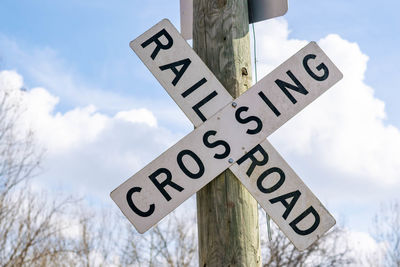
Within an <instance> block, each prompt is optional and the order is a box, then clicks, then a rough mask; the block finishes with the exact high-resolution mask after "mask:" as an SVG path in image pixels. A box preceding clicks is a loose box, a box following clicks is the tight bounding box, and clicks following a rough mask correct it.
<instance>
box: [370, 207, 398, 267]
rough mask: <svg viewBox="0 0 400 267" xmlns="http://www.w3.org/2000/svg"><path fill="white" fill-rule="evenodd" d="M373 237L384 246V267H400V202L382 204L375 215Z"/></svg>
mask: <svg viewBox="0 0 400 267" xmlns="http://www.w3.org/2000/svg"><path fill="white" fill-rule="evenodd" d="M373 229H374V230H373V232H374V233H373V235H374V236H375V238H376V239H377V241H379V242H382V243H383V244H384V259H383V261H384V262H383V265H384V266H388V267H389V266H397V267H400V201H399V200H392V201H391V202H389V203H387V204H382V205H381V209H380V211H379V212H378V213H377V214H376V215H375V218H374V228H373Z"/></svg>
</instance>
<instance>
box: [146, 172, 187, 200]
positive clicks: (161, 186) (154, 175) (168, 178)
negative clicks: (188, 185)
mask: <svg viewBox="0 0 400 267" xmlns="http://www.w3.org/2000/svg"><path fill="white" fill-rule="evenodd" d="M161 173H164V174H165V176H166V178H165V180H164V181H162V182H161V183H160V182H159V181H158V180H157V176H159V175H160V174H161ZM149 178H150V180H151V181H152V182H153V184H154V185H155V186H156V187H157V189H158V191H160V193H161V194H162V195H163V196H164V198H165V199H166V200H167V201H170V200H171V196H170V195H169V194H168V193H167V191H165V189H164V188H165V187H166V186H167V185H169V186H171V187H172V188H174V189H176V190H178V191H179V192H182V191H183V187H181V186H179V185H177V184H176V183H174V182H172V174H171V172H170V171H169V170H168V169H166V168H160V169H158V170H156V171H155V172H153V173H152V174H151V175H150V176H149Z"/></svg>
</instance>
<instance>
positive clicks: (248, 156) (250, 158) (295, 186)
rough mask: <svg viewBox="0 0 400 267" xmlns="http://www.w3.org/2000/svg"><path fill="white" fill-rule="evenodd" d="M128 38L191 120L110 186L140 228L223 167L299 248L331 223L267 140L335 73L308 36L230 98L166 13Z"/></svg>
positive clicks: (338, 75) (333, 79)
mask: <svg viewBox="0 0 400 267" xmlns="http://www.w3.org/2000/svg"><path fill="white" fill-rule="evenodd" d="M130 46H131V48H132V49H133V50H134V51H135V52H136V54H137V55H138V56H139V58H140V59H141V60H142V61H143V63H144V64H145V65H146V66H147V67H148V68H149V70H150V71H151V72H152V73H153V75H154V76H155V77H156V78H157V80H158V81H159V82H160V83H161V85H162V86H163V87H164V88H165V90H166V91H167V92H168V94H169V95H170V96H171V97H172V98H173V99H174V101H175V102H176V103H177V104H178V106H179V107H180V108H181V109H182V110H183V112H184V113H185V114H186V115H187V116H188V118H189V119H190V121H191V122H192V123H193V124H194V126H195V127H196V128H195V130H193V131H192V132H191V133H189V134H188V135H187V136H185V137H184V138H182V139H181V140H180V141H179V142H178V143H176V144H175V145H173V146H172V147H171V148H169V149H168V150H167V151H165V152H164V153H163V154H161V155H160V156H159V157H157V158H156V159H154V160H153V161H152V162H151V163H150V164H148V165H147V166H145V167H144V168H143V169H141V170H140V171H139V172H137V173H136V174H135V175H133V176H132V177H130V178H129V179H128V180H127V181H125V182H124V183H123V184H121V185H120V186H119V187H118V188H116V189H115V190H114V191H113V192H111V198H112V199H113V200H114V202H115V203H116V204H117V205H118V207H119V208H120V209H121V211H122V212H123V213H124V215H125V216H126V217H127V218H128V219H129V221H130V222H131V223H132V224H133V225H134V226H135V227H136V229H137V230H138V231H139V232H140V233H144V232H145V231H147V230H148V229H150V228H151V227H152V226H153V225H155V224H156V223H158V222H159V221H160V220H161V219H162V218H163V217H165V216H166V215H167V214H168V213H170V212H171V211H172V210H174V209H175V208H176V207H178V206H179V205H180V204H181V203H183V202H184V201H185V200H186V199H188V198H189V197H190V196H192V195H193V194H194V193H196V192H197V191H198V190H200V189H201V188H202V187H203V186H205V185H206V184H207V183H209V182H210V181H211V180H213V179H214V178H215V177H216V176H218V175H219V174H220V173H222V172H223V171H224V170H226V169H227V168H230V170H231V171H232V172H233V173H234V174H235V175H236V177H237V178H238V179H239V180H240V181H241V182H242V183H243V185H244V186H245V187H246V188H247V189H248V190H249V192H250V193H251V194H252V195H253V197H254V198H255V199H256V200H257V201H258V202H259V203H260V205H261V206H262V207H263V208H264V209H265V211H266V212H267V213H268V214H269V215H270V216H271V218H272V219H273V220H274V221H275V223H276V224H277V225H278V226H279V228H280V229H281V230H282V231H283V232H284V233H285V235H286V236H287V237H288V238H289V239H290V240H291V242H292V243H293V244H294V245H295V246H296V247H297V248H298V249H300V250H303V249H306V248H307V247H308V246H310V245H311V244H312V243H313V242H315V241H316V240H317V239H318V238H319V237H320V236H322V235H323V234H324V233H325V232H326V231H328V230H329V229H330V228H331V227H332V226H333V225H335V223H336V222H335V219H334V218H333V217H332V215H331V214H330V213H329V212H328V211H327V209H326V208H325V207H324V206H323V205H322V204H321V202H320V201H319V200H318V199H317V197H316V196H315V195H314V194H313V193H312V192H311V191H310V189H309V188H308V187H307V186H306V185H305V184H304V183H303V182H302V180H301V179H300V178H299V177H298V175H297V174H296V173H295V172H294V171H293V170H292V169H291V168H290V166H289V165H288V164H287V163H286V162H285V160H284V159H283V158H282V157H281V156H280V155H279V154H278V152H277V151H276V150H275V149H274V148H273V147H272V145H271V144H270V143H269V142H268V141H267V140H266V138H267V137H268V136H269V135H270V134H271V133H273V132H274V131H275V130H277V129H278V128H279V127H280V126H282V125H283V124H284V123H285V122H286V121H288V120H289V119H290V118H292V117H293V116H295V115H296V114H297V113H298V112H300V111H301V110H302V109H304V108H305V107H306V106H307V105H308V104H310V103H311V102H312V101H314V100H315V99H316V98H318V97H319V96H320V95H321V94H323V93H324V92H325V91H326V90H328V89H329V88H330V87H332V86H333V85H334V84H335V83H336V82H338V81H339V80H340V79H341V78H342V77H343V76H342V73H341V72H340V71H339V70H338V69H337V67H336V66H335V65H334V64H333V63H332V61H331V60H330V59H329V58H328V57H327V56H326V54H325V53H324V52H323V51H322V50H321V48H319V47H318V45H317V44H316V43H315V42H311V43H309V44H308V45H307V46H305V47H304V48H302V49H301V50H300V51H298V52H297V53H296V54H295V55H293V56H292V57H291V58H289V59H288V60H286V61H285V62H283V63H282V64H281V65H280V66H279V67H277V68H276V69H275V70H273V71H272V72H271V73H270V74H268V75H267V76H265V77H264V78H263V79H262V80H260V81H259V82H258V83H256V84H255V85H254V86H252V87H251V88H250V89H249V90H247V91H246V92H245V93H243V94H242V95H241V96H239V97H238V98H237V99H233V98H232V97H231V96H230V95H229V93H228V92H227V91H226V90H225V88H224V87H223V86H222V84H221V83H220V82H219V81H218V80H217V78H216V77H215V76H214V75H213V74H212V72H211V71H210V70H209V69H208V68H207V66H206V65H205V64H204V63H203V62H202V61H201V59H200V58H199V57H198V56H197V54H196V53H195V52H194V51H193V50H192V48H191V47H190V46H189V45H188V44H187V43H186V41H185V40H184V39H183V38H182V36H181V35H180V34H179V33H178V31H177V30H176V29H175V27H174V26H173V25H172V24H171V23H170V22H169V21H168V20H166V19H164V20H162V21H161V22H159V23H158V24H156V25H155V26H153V27H152V28H151V29H149V30H148V31H146V32H145V33H144V34H142V35H141V36H139V37H138V38H136V39H135V40H133V41H132V42H131V43H130Z"/></svg>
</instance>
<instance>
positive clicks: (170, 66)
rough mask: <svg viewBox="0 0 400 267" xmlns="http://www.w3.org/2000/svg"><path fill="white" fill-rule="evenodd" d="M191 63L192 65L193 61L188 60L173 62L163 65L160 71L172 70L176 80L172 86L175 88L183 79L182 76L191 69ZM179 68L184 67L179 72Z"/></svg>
mask: <svg viewBox="0 0 400 267" xmlns="http://www.w3.org/2000/svg"><path fill="white" fill-rule="evenodd" d="M190 63H192V61H191V60H190V59H188V58H185V59H182V60H179V61H176V62H172V63H170V64H167V65H163V66H161V67H160V70H162V71H164V70H166V69H170V70H172V72H173V73H174V74H175V78H174V79H173V80H172V84H173V85H174V86H175V85H176V84H177V83H178V82H179V80H180V79H181V77H182V75H183V74H184V73H185V71H186V70H187V68H188V67H189V65H190ZM178 66H182V67H181V68H180V70H177V68H176V67H178Z"/></svg>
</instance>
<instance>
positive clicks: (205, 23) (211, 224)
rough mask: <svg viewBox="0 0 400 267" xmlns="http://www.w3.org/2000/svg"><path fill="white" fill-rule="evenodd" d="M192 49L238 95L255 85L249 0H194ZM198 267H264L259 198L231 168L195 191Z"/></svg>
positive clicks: (228, 88)
mask: <svg viewBox="0 0 400 267" xmlns="http://www.w3.org/2000/svg"><path fill="white" fill-rule="evenodd" d="M193 8H194V14H193V48H194V49H195V51H196V52H197V53H198V55H199V56H200V57H201V58H202V60H203V61H204V62H205V63H206V65H207V66H208V67H209V68H210V69H211V71H212V72H213V73H214V74H215V75H216V76H217V78H218V79H219V80H220V82H221V83H222V84H223V85H224V86H225V88H226V89H227V90H228V91H229V93H230V94H231V95H232V96H233V97H234V98H236V97H238V96H239V95H240V94H242V93H243V92H244V91H246V90H247V89H248V88H249V87H250V86H251V81H252V79H251V61H250V41H249V23H248V11H247V1H246V0H195V1H194V7H193ZM197 218H198V230H199V266H201V267H210V266H218V267H220V266H231V267H233V266H245V267H249V266H261V260H260V241H259V225H258V212H257V202H256V201H255V200H254V198H253V197H252V196H251V195H250V194H249V192H248V191H247V190H246V189H245V188H244V187H243V186H242V185H241V183H240V182H239V181H238V179H237V178H236V177H235V176H234V175H233V174H232V172H231V171H230V170H227V171H225V172H223V173H222V174H221V175H219V176H218V177H217V178H216V179H214V180H213V181H212V182H210V183H209V184H208V185H207V186H206V187H204V188H203V189H202V190H200V191H199V192H198V193H197Z"/></svg>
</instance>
